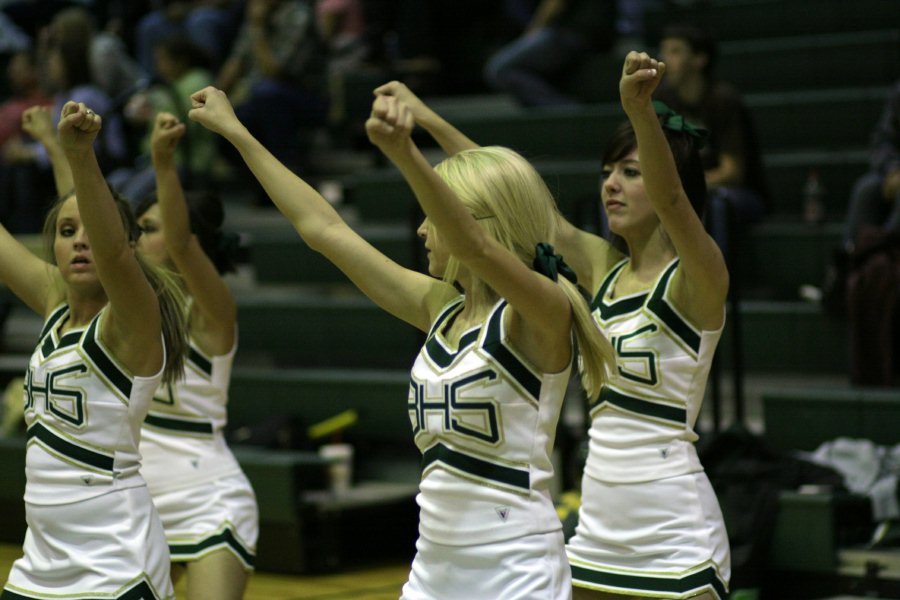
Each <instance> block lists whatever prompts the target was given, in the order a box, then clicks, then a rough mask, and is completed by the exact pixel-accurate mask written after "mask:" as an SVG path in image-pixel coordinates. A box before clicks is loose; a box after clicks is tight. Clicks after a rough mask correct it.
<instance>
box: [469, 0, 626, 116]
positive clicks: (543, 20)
mask: <svg viewBox="0 0 900 600" xmlns="http://www.w3.org/2000/svg"><path fill="white" fill-rule="evenodd" d="M620 1H621V0H620ZM616 10H617V9H616V2H613V1H612V0H607V1H603V2H599V1H597V0H543V1H542V2H541V3H540V4H539V5H538V7H537V8H536V9H535V12H534V16H533V17H532V20H531V23H529V25H528V28H527V29H526V30H525V33H523V34H522V35H521V36H520V37H518V38H517V39H515V40H513V41H512V42H510V43H509V44H507V45H506V46H503V47H502V48H501V49H500V50H498V51H497V52H496V53H495V54H494V55H493V56H492V57H491V58H490V59H488V61H487V64H486V65H485V67H484V79H485V81H486V82H487V84H488V87H490V88H491V89H493V90H494V91H498V92H506V93H509V94H511V95H512V96H514V97H515V98H516V100H518V101H519V103H520V104H522V105H523V106H573V105H577V104H579V101H578V100H577V99H576V98H574V97H572V95H570V94H569V93H568V92H567V91H566V90H563V89H561V88H560V86H559V85H558V83H557V79H558V78H559V77H561V76H562V74H563V73H565V71H566V70H567V69H569V68H572V67H574V66H575V65H576V64H577V63H578V61H579V60H581V59H582V58H583V57H584V56H585V55H586V54H588V53H589V52H590V51H591V50H597V49H606V50H608V49H610V48H612V46H613V43H614V42H615V35H616V14H617V13H616Z"/></svg>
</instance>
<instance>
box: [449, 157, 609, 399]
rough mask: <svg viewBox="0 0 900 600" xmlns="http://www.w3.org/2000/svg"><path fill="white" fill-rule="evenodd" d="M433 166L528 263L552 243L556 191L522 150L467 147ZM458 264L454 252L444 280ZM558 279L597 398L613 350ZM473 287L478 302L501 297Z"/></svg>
mask: <svg viewBox="0 0 900 600" xmlns="http://www.w3.org/2000/svg"><path fill="white" fill-rule="evenodd" d="M435 171H436V172H437V174H438V175H440V177H441V178H442V179H443V180H444V181H445V182H446V183H447V185H448V186H450V188H451V189H452V190H453V191H454V192H455V193H456V195H457V196H458V197H459V199H460V200H461V201H462V203H463V204H464V205H465V206H466V207H467V208H468V209H469V210H470V211H471V213H472V214H473V215H474V216H475V218H476V220H477V221H478V224H479V225H481V226H482V227H484V229H485V230H486V231H487V232H488V233H489V234H490V235H491V236H492V237H493V238H494V239H496V240H497V241H498V242H500V244H501V245H502V246H504V247H505V248H506V249H508V250H509V251H510V252H512V253H513V254H514V255H515V256H516V257H518V258H519V260H521V261H522V262H523V263H525V264H526V265H528V266H529V267H531V265H532V261H533V260H534V257H535V251H536V250H535V249H536V246H537V244H538V243H540V242H546V243H550V244H552V243H553V242H554V240H555V238H556V230H557V223H558V221H557V217H556V215H557V209H556V203H555V201H554V200H553V195H552V194H551V193H550V190H549V189H548V188H547V185H546V184H545V183H544V180H543V179H542V178H541V176H540V174H539V173H538V172H537V171H536V170H535V169H534V167H532V166H531V164H529V163H528V161H526V160H525V159H524V158H523V157H522V156H521V155H519V154H518V153H516V152H514V151H512V150H510V149H508V148H502V147H500V146H485V147H481V148H475V149H471V150H464V151H462V152H459V153H457V154H455V155H453V156H451V157H449V158H447V159H446V160H444V161H443V162H441V163H440V164H438V165H437V166H436V167H435ZM438 235H440V232H438ZM459 268H460V262H459V260H458V259H456V258H455V257H453V256H451V257H450V258H449V260H448V262H447V268H446V270H445V272H444V280H445V281H448V282H450V283H453V282H455V280H456V278H457V276H458V274H459ZM557 284H558V285H560V286H561V287H562V289H563V291H564V292H565V293H566V297H567V298H568V299H569V304H570V305H571V306H572V315H573V324H574V330H575V338H576V341H577V344H578V350H579V352H580V354H581V361H580V362H581V383H582V386H583V387H584V389H585V391H586V392H587V394H588V396H589V397H590V398H592V399H595V398H597V397H598V396H599V395H600V387H601V385H602V384H603V382H604V381H605V379H606V373H607V369H608V368H611V367H612V366H613V365H614V359H613V349H612V346H611V345H610V343H609V340H607V339H606V337H605V336H604V335H603V333H602V332H601V331H600V329H599V328H598V327H597V324H596V323H595V322H594V319H593V318H592V317H591V313H590V308H589V306H588V303H587V300H586V299H585V297H584V296H583V295H582V294H581V292H580V291H579V289H578V288H577V287H576V285H575V284H573V283H572V282H570V281H569V280H567V279H566V278H564V277H559V278H558V281H557ZM471 288H472V289H467V290H466V292H467V293H469V294H470V296H471V297H472V298H473V299H474V301H475V302H478V303H488V304H490V303H493V302H495V301H496V300H497V299H498V296H497V294H496V292H494V291H493V289H491V287H490V286H489V285H487V283H485V282H483V281H480V280H477V279H476V280H474V281H472V283H471Z"/></svg>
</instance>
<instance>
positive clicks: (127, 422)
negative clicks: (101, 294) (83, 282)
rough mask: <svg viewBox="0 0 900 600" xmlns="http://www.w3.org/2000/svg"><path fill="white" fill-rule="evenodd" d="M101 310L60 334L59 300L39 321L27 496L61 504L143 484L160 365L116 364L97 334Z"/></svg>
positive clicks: (31, 382) (29, 386)
mask: <svg viewBox="0 0 900 600" xmlns="http://www.w3.org/2000/svg"><path fill="white" fill-rule="evenodd" d="M105 313H106V308H104V309H103V310H101V311H100V312H99V313H98V314H97V316H95V317H94V318H93V320H91V322H90V324H89V325H88V326H87V327H85V328H83V329H74V330H71V331H67V332H66V333H65V334H63V335H60V333H59V331H60V329H61V327H62V326H63V324H64V323H65V322H66V321H67V319H68V318H69V307H68V305H66V304H63V305H61V306H60V307H58V308H56V309H55V310H54V311H53V313H52V314H51V315H50V317H48V319H47V321H46V322H45V323H44V327H43V329H42V331H41V334H40V339H39V341H38V345H37V348H36V349H35V351H34V353H33V354H32V355H31V361H30V362H29V365H28V372H27V374H26V378H25V395H24V396H25V398H24V399H25V423H26V425H27V450H26V454H25V474H26V478H27V484H26V486H25V501H26V502H29V503H32V504H45V505H49V504H65V503H69V502H76V501H80V500H86V499H88V498H93V497H96V496H100V495H103V494H106V493H109V492H112V491H117V490H120V489H126V488H132V487H138V486H143V485H144V480H143V478H142V477H141V476H140V473H139V467H140V453H139V452H138V443H139V441H140V437H141V435H140V431H141V423H142V422H143V421H144V417H145V416H146V414H147V411H148V409H149V407H150V400H151V398H152V397H153V390H155V389H156V388H157V387H158V386H159V383H160V380H161V379H162V369H160V372H159V373H157V374H156V375H153V376H152V377H138V376H134V375H131V374H130V373H129V372H128V371H127V370H126V369H125V367H123V366H122V365H120V364H119V363H118V362H117V361H116V359H115V358H114V357H113V356H112V355H111V354H110V352H109V350H108V349H107V348H105V347H104V346H103V343H102V342H101V341H100V331H101V328H102V326H103V321H104V319H103V316H104V314H105ZM160 335H161V334H160Z"/></svg>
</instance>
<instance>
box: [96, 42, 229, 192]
mask: <svg viewBox="0 0 900 600" xmlns="http://www.w3.org/2000/svg"><path fill="white" fill-rule="evenodd" d="M154 54H155V56H156V70H157V72H158V73H159V79H160V83H159V84H157V85H155V86H153V87H152V88H150V89H149V90H147V91H145V92H141V93H138V94H136V95H135V96H133V97H132V98H131V100H130V101H129V102H128V105H127V106H126V107H125V116H126V118H127V119H128V120H129V121H130V122H131V123H133V124H135V125H139V126H140V127H143V128H145V129H146V134H145V135H144V136H143V140H142V142H141V147H140V155H139V156H138V157H137V160H136V161H135V164H134V165H133V166H131V167H125V168H122V169H118V170H116V171H115V172H113V173H111V174H110V175H109V177H108V178H107V179H108V180H109V182H110V184H111V185H112V186H113V187H114V188H116V189H117V190H118V191H119V193H121V194H122V195H123V196H125V197H126V198H128V199H129V200H131V201H132V202H135V203H137V202H140V201H141V200H142V199H143V198H144V197H145V196H147V195H148V194H149V193H150V192H152V191H153V189H154V188H155V186H156V177H155V174H154V172H153V166H152V165H151V164H150V136H151V134H152V132H153V124H154V121H155V119H156V115H157V114H158V113H160V112H167V113H171V114H173V115H175V116H177V117H178V119H179V120H180V121H181V122H182V123H184V124H185V127H186V131H185V134H184V137H183V138H182V140H181V142H180V143H179V144H178V148H177V150H176V152H175V163H176V165H177V166H178V171H179V174H180V175H181V181H182V182H183V184H184V186H185V187H186V188H193V187H197V186H198V185H202V184H203V183H205V182H207V181H208V179H209V172H210V169H211V168H212V165H213V163H214V162H215V158H216V155H217V153H216V143H217V142H216V139H215V136H214V135H213V134H212V133H211V132H210V131H209V130H208V129H206V128H205V127H203V126H201V125H200V124H199V123H195V122H194V121H192V120H190V119H188V116H187V114H188V111H189V110H190V108H191V104H190V97H191V94H192V93H194V92H196V91H197V90H200V89H203V88H204V87H206V86H208V85H212V82H213V76H212V73H211V72H210V70H209V65H208V58H207V55H206V53H205V52H203V51H202V50H201V49H200V48H199V47H197V45H196V44H194V43H193V42H192V41H191V40H190V39H188V37H187V36H185V35H182V34H174V35H172V36H169V37H168V38H166V39H165V40H163V42H162V43H161V44H160V45H158V46H157V47H156V50H155V52H154Z"/></svg>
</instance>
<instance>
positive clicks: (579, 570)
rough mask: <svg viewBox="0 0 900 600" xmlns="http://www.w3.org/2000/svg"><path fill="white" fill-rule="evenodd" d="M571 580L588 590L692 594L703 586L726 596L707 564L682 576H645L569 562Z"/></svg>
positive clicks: (714, 572)
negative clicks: (596, 568) (586, 587)
mask: <svg viewBox="0 0 900 600" xmlns="http://www.w3.org/2000/svg"><path fill="white" fill-rule="evenodd" d="M572 579H573V580H574V581H576V582H582V583H585V584H588V585H589V586H590V587H591V589H602V590H603V591H608V592H622V591H626V590H627V591H632V592H635V591H636V592H642V593H644V594H646V593H669V594H672V593H675V594H687V593H694V594H696V593H699V592H701V591H703V590H704V589H707V590H708V589H711V590H712V591H713V592H715V594H716V597H717V598H719V599H720V600H725V599H726V598H728V589H727V587H726V586H725V583H724V582H723V581H722V580H721V579H719V576H718V574H716V570H715V569H714V568H713V567H707V568H705V569H703V570H702V571H697V572H695V573H691V574H690V575H685V576H684V577H647V576H645V575H644V576H642V575H624V574H622V573H610V572H607V571H598V570H594V569H588V568H585V567H579V566H577V565H572ZM601 586H602V587H601Z"/></svg>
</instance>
